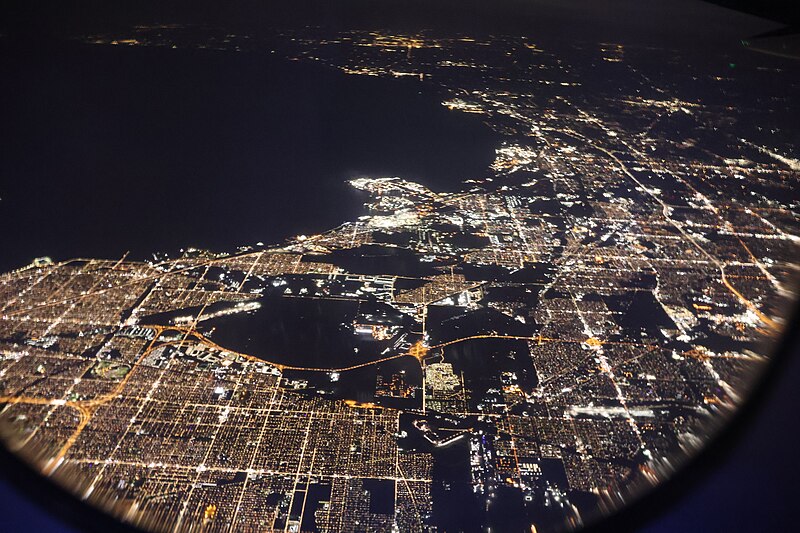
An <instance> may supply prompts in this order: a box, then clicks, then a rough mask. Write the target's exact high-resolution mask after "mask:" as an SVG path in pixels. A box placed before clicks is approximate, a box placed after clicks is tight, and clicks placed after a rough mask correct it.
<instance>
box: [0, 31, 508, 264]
mask: <svg viewBox="0 0 800 533" xmlns="http://www.w3.org/2000/svg"><path fill="white" fill-rule="evenodd" d="M0 79H2V80H3V82H2V83H1V84H0V100H2V102H3V103H2V106H0V121H1V122H2V124H3V128H2V134H0V135H2V138H0V141H2V142H0V221H2V225H3V229H4V231H3V233H2V236H0V246H2V250H3V252H2V254H0V270H2V271H6V270H8V269H11V268H14V267H16V266H20V265H22V264H26V263H27V262H29V261H30V259H31V258H33V257H36V256H42V255H50V256H52V257H53V258H55V259H65V258H70V257H76V256H88V257H110V258H113V257H119V256H121V255H122V254H123V253H124V252H125V251H128V250H130V251H131V252H132V254H133V256H135V257H139V258H145V257H149V256H150V254H151V253H152V252H156V251H174V250H177V249H179V248H182V247H185V246H196V247H206V248H210V249H214V250H230V249H232V248H234V247H236V246H238V245H243V244H252V243H255V242H258V241H263V242H265V243H279V242H282V241H283V240H284V239H285V238H287V237H290V236H293V235H297V234H300V233H311V232H316V231H321V230H324V229H327V228H329V227H333V226H335V225H337V224H339V223H341V222H343V221H345V220H349V219H352V218H354V217H355V216H358V215H359V214H362V213H361V201H362V197H360V196H359V195H358V194H357V193H356V192H355V191H354V190H352V189H351V188H350V187H349V185H347V184H346V183H344V182H345V180H346V179H348V178H350V177H353V176H356V175H363V174H369V175H398V176H401V177H404V178H407V179H413V180H415V181H420V182H422V183H424V184H425V185H427V186H429V187H432V188H434V189H449V190H452V189H456V188H458V186H459V183H460V182H461V181H462V180H463V179H465V178H469V177H474V176H479V175H482V174H483V173H485V169H486V167H487V166H488V164H489V163H490V162H491V160H492V158H493V156H494V152H493V149H494V134H493V133H492V132H491V131H490V130H488V128H487V127H485V126H484V125H483V124H482V123H481V122H480V121H479V120H478V119H476V118H475V117H470V116H467V115H465V114H459V113H454V112H451V111H448V110H447V109H446V108H444V107H443V106H441V105H440V100H441V95H437V94H436V93H435V91H434V90H433V89H432V88H431V87H430V86H428V85H426V84H422V83H420V82H418V81H410V80H383V79H375V78H367V77H358V76H347V75H345V74H342V73H340V72H338V71H335V70H331V69H325V68H323V67H320V66H318V65H315V64H310V63H299V62H288V61H283V60H281V59H279V58H278V57H276V56H275V55H269V54H245V53H241V54H237V53H230V52H215V51H204V50H172V49H156V48H150V49H147V48H140V47H136V48H130V47H122V46H93V45H83V44H78V43H48V44H45V45H38V44H37V45H35V46H32V45H30V44H26V45H24V46H23V45H20V44H15V43H14V42H2V43H1V44H0Z"/></svg>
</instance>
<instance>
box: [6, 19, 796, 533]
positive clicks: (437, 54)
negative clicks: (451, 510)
mask: <svg viewBox="0 0 800 533" xmlns="http://www.w3.org/2000/svg"><path fill="white" fill-rule="evenodd" d="M181 35H184V34H181ZM182 38H184V39H186V37H185V35H184V37H182ZM91 40H92V41H94V42H97V43H101V44H105V43H109V42H112V41H113V44H129V45H176V46H196V45H197V44H198V43H197V42H188V41H187V42H184V41H181V40H180V37H177V36H174V35H171V34H170V33H169V29H163V28H162V29H149V28H141V29H139V30H138V31H137V33H136V34H135V36H134V37H131V38H128V37H120V36H117V37H114V38H111V37H93V38H92V39H91ZM253 41H255V40H250V41H247V40H245V39H243V38H242V37H237V36H235V35H228V36H226V37H225V38H224V39H223V38H219V39H216V40H213V41H208V42H204V43H203V45H204V46H206V47H217V48H223V49H228V50H234V49H241V48H244V47H245V45H246V44H245V43H247V42H250V43H251V44H249V46H251V47H255V46H260V45H257V44H252V43H253ZM279 42H280V43H281V44H282V46H284V48H283V49H282V50H284V52H285V54H286V55H287V56H289V57H293V58H300V59H304V60H308V61H311V60H316V61H319V62H322V63H324V64H326V65H329V66H333V67H335V68H339V69H341V70H343V71H344V72H346V73H349V74H356V75H377V76H393V77H399V78H405V77H408V78H409V79H410V80H414V81H415V82H419V83H428V84H433V85H434V86H436V87H438V89H437V90H441V91H442V94H443V98H442V100H443V103H444V105H446V106H448V107H449V108H451V109H453V110H454V112H465V113H474V114H476V115H477V116H480V117H481V118H482V119H483V120H484V121H485V122H486V123H487V124H488V125H489V126H490V127H491V128H493V129H494V130H495V131H496V132H497V133H498V135H501V136H502V142H501V144H500V145H499V146H498V147H497V151H496V153H497V157H496V160H495V162H494V163H493V165H492V166H491V169H489V170H487V175H486V176H484V177H473V178H470V179H468V180H466V181H465V183H464V184H463V187H462V188H461V190H459V191H457V192H437V191H433V190H430V189H428V188H426V187H424V186H422V185H420V184H417V183H414V182H412V181H409V180H404V179H400V178H387V177H380V178H359V179H354V180H353V181H351V185H352V186H354V187H356V188H358V189H361V190H363V191H366V192H367V193H368V194H369V200H368V201H367V203H366V205H365V210H364V216H362V217H360V218H359V219H358V220H356V221H352V222H348V223H345V224H343V225H342V226H340V227H337V228H334V229H332V230H330V231H328V232H325V233H323V234H319V235H310V236H298V237H295V238H292V239H289V240H288V241H287V242H286V243H284V244H283V245H281V246H279V247H266V248H265V247H263V246H252V247H244V248H241V249H239V250H238V251H237V252H235V253H233V254H214V253H211V252H207V251H203V250H186V251H185V253H184V255H183V256H182V257H180V258H177V259H167V260H165V261H161V262H155V261H154V262H135V261H129V260H127V259H126V258H124V257H123V258H121V259H119V260H97V259H76V260H71V261H65V262H56V263H51V262H50V261H48V260H46V259H42V260H39V261H37V262H36V263H35V264H32V265H30V266H29V267H26V268H24V269H21V270H19V271H16V272H12V273H9V274H5V275H3V276H2V277H1V278H0V294H1V296H0V339H2V341H1V342H0V394H2V396H0V402H2V403H3V404H4V408H3V411H2V416H3V420H4V424H3V426H2V430H3V432H4V436H5V440H6V441H7V443H8V444H9V446H11V447H12V448H13V449H14V450H17V451H19V453H20V454H22V455H23V456H25V457H26V458H27V459H29V460H30V461H31V462H32V463H33V464H34V465H36V467H37V468H39V469H41V471H42V472H44V473H45V474H47V475H50V476H52V477H53V478H54V479H56V480H59V481H61V482H62V483H64V484H65V485H67V486H68V487H69V488H70V489H71V490H73V491H75V492H76V493H77V494H78V495H79V496H80V497H82V498H85V499H87V500H89V501H91V502H93V503H96V504H97V505H100V506H104V507H106V508H107V509H109V511H110V512H112V513H114V514H116V515H117V516H120V517H122V518H124V519H125V520H128V521H130V522H132V523H135V524H139V525H142V526H144V527H147V528H152V529H156V530H190V529H193V530H199V529H201V528H202V529H203V530H209V531H212V530H213V531H256V530H282V531H296V530H298V529H300V528H301V525H302V528H303V529H311V528H316V529H317V530H320V531H378V530H385V531H390V530H394V531H415V530H423V529H430V530H434V529H436V528H437V527H438V528H440V529H441V527H442V524H443V523H444V522H443V521H444V520H446V519H445V518H441V516H439V515H438V514H437V511H436V507H437V505H438V503H437V498H438V497H440V496H437V494H446V493H447V491H450V490H455V488H454V486H453V487H451V485H450V481H448V480H442V479H439V478H437V475H438V474H437V475H435V474H434V472H435V468H434V465H435V462H436V460H437V457H438V455H437V453H438V452H437V450H440V449H441V450H447V449H450V450H454V449H457V450H462V451H463V458H464V465H465V466H464V472H463V474H464V477H465V479H466V480H467V481H466V483H467V484H468V492H469V493H470V494H471V495H472V497H473V498H474V501H475V502H476V508H477V509H480V510H482V512H485V514H484V515H481V516H484V520H485V522H484V524H493V523H496V521H497V517H494V515H492V506H493V505H495V503H494V502H495V499H496V498H506V499H508V500H509V501H514V502H516V503H515V504H514V505H516V506H517V507H512V508H513V509H516V510H517V513H518V515H519V516H520V517H521V518H520V519H521V520H528V522H529V523H534V524H536V525H537V526H538V528H539V530H540V531H541V530H545V529H546V530H553V529H555V530H558V529H564V528H571V527H574V526H577V525H580V524H582V523H585V522H586V521H588V520H591V519H592V517H593V516H594V515H595V514H596V513H597V512H599V511H598V510H599V509H600V508H601V506H605V508H607V509H608V508H613V507H614V506H616V505H618V504H620V503H621V502H623V501H625V500H626V499H627V498H628V497H629V495H630V494H632V493H633V492H635V491H636V490H638V489H639V488H640V487H642V486H643V485H644V486H646V485H649V484H654V483H656V482H658V480H660V479H662V478H663V477H664V476H667V475H668V474H669V473H670V472H671V471H672V469H674V468H675V467H677V466H678V465H680V463H681V462H682V461H683V460H684V458H685V457H686V456H687V455H688V454H691V453H692V451H693V450H695V449H697V447H699V446H700V445H702V443H703V442H704V440H705V438H706V437H707V436H708V435H709V433H711V432H712V429H713V428H714V427H716V426H717V424H719V423H720V421H722V420H724V418H725V417H726V415H727V414H728V413H730V412H731V411H732V409H733V408H735V406H736V405H737V404H738V403H739V402H740V401H741V400H742V399H744V398H745V396H746V394H747V391H748V388H749V386H750V384H751V382H752V381H753V380H754V379H755V377H756V376H757V375H758V372H759V370H760V369H761V368H762V367H763V365H764V363H765V361H766V360H767V358H768V357H767V355H768V352H767V350H766V348H765V345H766V344H765V343H767V342H768V341H769V339H770V338H772V337H774V336H775V335H776V334H777V333H778V332H779V331H780V329H781V328H782V325H783V319H782V318H781V305H782V304H784V303H785V302H786V301H787V299H789V298H791V295H792V293H791V291H790V288H791V287H790V280H791V278H792V276H793V275H794V274H795V273H796V265H795V264H794V261H796V259H797V257H798V253H799V252H800V247H798V237H797V234H798V231H799V230H800V223H799V221H798V209H797V207H798V195H797V191H798V190H800V189H798V177H800V174H798V170H799V169H800V162H798V161H797V160H795V159H792V156H791V152H789V151H787V148H788V149H792V148H793V147H785V146H784V147H778V146H774V145H770V146H767V145H765V144H763V141H759V140H755V139H745V138H740V137H739V136H738V135H739V134H737V132H736V127H735V126H734V124H735V123H736V122H735V119H736V117H737V114H744V113H747V112H748V110H747V109H744V108H742V107H737V106H738V104H736V103H734V104H732V105H730V106H723V105H714V104H709V105H705V104H703V103H700V102H698V101H693V100H689V99H681V98H682V97H681V96H680V94H681V93H680V91H679V90H678V89H677V88H675V87H671V86H668V85H667V84H666V82H665V86H663V87H661V86H659V85H657V84H656V83H655V82H654V81H653V80H650V79H647V78H646V75H645V74H644V73H642V72H639V71H638V70H637V68H636V66H635V65H636V63H635V61H632V60H631V61H629V60H628V57H629V55H631V54H634V55H635V53H636V51H635V50H634V51H633V52H631V51H629V50H628V49H626V48H624V47H622V46H617V45H598V46H595V45H592V46H589V45H586V46H585V47H583V48H580V47H579V48H580V49H578V48H575V49H571V50H572V51H571V52H570V53H571V54H573V55H575V54H583V55H584V56H588V57H590V58H591V61H593V62H594V63H596V64H597V65H596V67H595V68H596V70H594V71H592V72H593V73H594V76H595V77H596V78H603V79H604V81H602V83H603V84H605V85H603V86H605V87H608V86H609V84H611V83H612V81H609V80H624V82H623V81H620V84H621V86H620V87H617V88H616V89H615V90H616V92H613V91H607V92H594V91H587V90H586V87H587V86H588V85H590V84H592V83H595V82H596V80H595V81H591V80H589V77H588V76H587V74H586V72H584V71H585V69H584V70H581V69H580V68H578V67H577V66H574V65H572V64H571V63H570V57H572V56H570V54H565V55H564V57H562V56H559V55H555V54H553V53H551V52H548V51H547V50H546V49H545V48H543V47H542V48H540V46H539V45H537V44H534V43H533V42H530V41H527V40H522V39H511V38H496V39H495V40H493V41H491V42H489V41H481V40H480V39H472V38H468V37H458V38H449V39H437V38H433V37H430V36H425V35H417V36H408V35H406V36H393V35H386V34H380V33H367V32H364V33H361V32H353V33H346V34H340V35H335V36H323V35H317V34H314V32H313V31H311V30H308V31H304V32H298V33H293V34H291V35H283V36H281V37H280V39H279ZM639 53H642V52H641V51H639ZM334 58H337V59H334ZM587 61H588V60H587ZM676 61H679V59H676ZM673 68H674V66H673ZM686 68H687V69H691V68H692V67H691V66H688V65H687V66H686ZM692 72H693V73H694V71H692ZM694 75H697V76H702V74H697V73H694ZM735 75H737V73H736V71H732V72H731V73H730V75H729V76H728V75H726V76H723V77H719V76H717V78H719V79H716V78H714V77H713V76H710V77H706V78H704V79H703V80H701V81H702V83H709V84H712V85H713V84H723V85H725V84H727V85H729V86H730V87H732V89H731V90H732V91H733V90H734V89H735V87H736V84H737V81H736V78H735V77H734V76H735ZM771 75H774V76H775V77H777V78H779V77H780V76H781V73H780V72H772V73H771ZM408 83H410V81H409V82H408ZM596 83H600V82H596ZM683 98H686V97H685V96H684V97H683ZM770 105H771V106H772V108H773V109H775V110H777V112H780V110H781V109H786V108H788V106H789V105H790V103H789V102H788V101H779V100H778V101H773V102H771V103H770ZM751 111H752V110H751ZM762 118H763V120H765V121H767V120H768V118H769V117H766V116H765V117H762ZM675 123H688V124H690V125H691V126H690V127H687V128H684V129H683V130H681V131H683V133H681V134H680V136H679V137H676V136H675V135H676V133H674V132H675V131H677V130H675V129H674V128H673V124H675ZM763 127H764V128H765V129H768V128H769V124H768V123H765V124H763ZM759 129H760V128H759ZM741 135H744V133H741ZM710 138H713V139H716V140H715V142H714V143H713V144H712V143H709V144H708V146H705V145H704V143H706V140H707V139H710ZM381 244H383V245H386V246H389V247H399V248H405V249H408V250H411V251H413V257H415V258H416V259H415V260H416V261H417V264H418V265H422V266H421V267H420V268H423V267H424V268H429V269H430V270H431V271H432V272H434V273H433V274H426V275H420V276H415V275H408V274H407V273H405V274H402V275H401V274H399V273H397V272H389V271H387V272H382V273H379V274H375V273H369V272H359V271H357V270H355V269H351V270H349V271H348V270H345V269H344V268H343V267H341V266H338V265H337V262H336V261H335V260H334V259H333V257H334V255H335V252H336V251H341V250H348V249H350V250H359V251H364V250H369V249H371V248H373V247H376V246H378V245H381ZM276 293H277V294H279V297H280V298H301V299H318V300H336V301H345V302H354V301H355V302H361V303H363V302H379V303H382V304H385V305H388V306H389V307H391V308H393V309H395V310H397V311H398V312H399V313H400V314H402V316H404V317H406V318H407V319H409V320H411V322H412V323H413V326H408V325H406V324H405V323H403V322H402V321H395V322H391V323H382V322H379V321H374V320H373V321H372V322H370V320H369V319H364V320H361V319H360V320H361V322H359V323H358V324H356V323H353V324H349V325H348V324H344V326H347V327H350V328H351V333H349V334H351V335H357V336H360V337H359V338H362V337H366V338H367V339H370V338H371V339H372V341H369V342H374V343H384V344H381V346H384V345H385V346H386V349H384V350H383V351H381V352H380V353H379V354H378V355H375V356H374V357H372V356H369V357H368V356H365V355H362V354H359V353H355V354H350V355H347V358H348V362H346V363H345V364H331V365H320V366H318V367H315V366H304V365H297V364H292V363H291V354H287V355H288V357H289V359H282V360H281V361H272V362H270V361H268V360H263V359H259V358H257V357H255V356H254V355H253V354H247V353H239V352H236V351H234V350H233V349H232V347H230V346H227V347H226V346H220V345H218V344H217V343H216V342H215V341H214V335H215V334H214V331H213V328H211V329H209V328H207V327H204V324H206V323H212V322H213V321H214V320H217V319H219V318H220V317H225V320H228V319H230V318H231V317H233V318H234V319H237V318H238V317H247V316H250V315H251V314H252V313H254V312H256V311H257V310H258V309H259V307H260V306H261V305H262V302H263V301H264V300H262V297H263V296H264V295H266V294H273V295H274V294H276ZM169 312H178V313H177V314H173V315H170V316H171V318H170V319H169V320H168V321H156V322H152V321H148V317H151V316H154V315H156V314H158V313H169ZM181 312H183V314H182V315H181ZM442 313H445V315H443V314H442ZM471 316H474V317H479V318H478V319H474V320H472V319H471V318H470V317H471ZM442 317H444V318H442ZM658 317H660V318H658ZM220 323H221V322H220ZM226 323H227V322H226ZM376 353H377V352H376ZM476 358H477V360H478V363H480V360H481V359H482V358H486V360H490V361H492V363H491V365H490V366H489V367H488V368H489V370H488V371H487V370H485V367H481V368H484V370H483V371H481V372H480V373H476V371H474V370H470V368H471V367H470V365H471V364H473V363H474V361H475V359H476ZM467 360H469V361H471V362H470V363H465V361H467ZM287 361H289V362H288V363H287ZM401 361H406V362H409V361H410V362H411V363H413V365H416V367H417V368H418V370H419V371H418V372H417V373H414V372H412V371H411V370H409V371H408V372H406V371H405V370H402V371H401V370H392V371H391V372H385V373H383V374H378V378H377V379H375V378H372V381H371V383H372V384H373V385H374V390H372V391H369V396H370V398H368V401H365V400H364V398H346V397H340V398H328V397H326V396H325V395H324V394H322V393H321V392H320V393H316V392H315V387H318V385H315V383H319V380H320V379H322V380H323V381H325V380H328V381H330V382H335V381H336V380H338V379H345V378H346V376H347V374H348V373H350V372H360V371H364V370H365V369H366V370H371V369H373V368H375V367H378V368H382V366H381V365H391V364H395V363H398V362H401ZM413 365H412V367H409V368H412V370H413V368H414V367H413ZM479 366H480V365H479ZM392 368H394V367H392ZM525 369H529V370H525ZM381 372H383V371H381ZM479 374H480V375H479ZM534 376H535V377H534ZM315 380H316V381H315ZM320 390H321V389H320ZM478 391H480V392H478ZM389 401H405V402H411V403H409V404H404V405H405V406H400V407H397V406H392V405H393V404H391V403H387V402H389ZM403 417H410V420H411V422H410V423H409V424H407V425H404V423H403V420H402V419H403ZM410 432H411V433H415V435H416V436H417V437H419V440H420V441H421V442H423V443H424V445H425V446H427V448H425V447H424V446H421V445H410V444H406V442H407V441H408V439H409V438H412V437H410V436H409V433H410ZM443 453H444V452H443ZM381 483H383V485H381V486H385V487H389V490H388V494H390V496H389V498H390V502H389V503H390V505H388V508H379V507H381V506H378V505H375V502H373V501H371V498H372V497H373V496H372V495H373V494H377V492H378V491H376V490H374V489H372V488H370V487H374V486H377V485H380V484H381ZM312 493H313V494H316V495H317V496H314V497H312V496H310V495H311V494H312ZM319 494H322V495H321V496H319ZM445 497H446V496H445ZM375 498H376V499H377V496H375ZM587 502H588V503H587ZM498 505H499V504H498ZM383 507H386V506H383ZM376 509H377V510H376ZM457 511H458V510H457ZM458 512H460V511H458ZM309 514H310V515H313V516H309ZM493 521H494V522H493Z"/></svg>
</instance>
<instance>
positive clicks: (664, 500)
mask: <svg viewBox="0 0 800 533" xmlns="http://www.w3.org/2000/svg"><path fill="white" fill-rule="evenodd" d="M787 317H788V320H787V321H786V325H785V327H784V330H783V332H782V335H781V337H780V338H779V339H778V341H777V342H776V344H775V346H774V348H773V354H772V357H771V359H770V361H769V362H768V363H767V364H766V365H765V368H764V369H763V370H762V374H761V376H759V377H758V378H757V379H756V380H755V381H756V383H754V384H753V388H752V389H751V390H750V391H749V393H748V394H747V398H746V400H745V401H744V402H742V404H741V405H739V406H738V408H737V409H735V410H734V411H733V413H732V414H731V416H730V418H728V419H727V420H723V421H722V424H721V426H720V427H719V428H717V430H716V432H715V433H714V435H713V436H712V437H711V438H709V439H708V441H707V442H705V443H704V444H703V446H702V447H701V448H700V449H699V450H698V451H697V453H695V454H694V455H691V456H689V457H687V458H686V459H685V460H684V462H683V463H682V464H680V465H679V466H678V468H677V469H676V471H675V472H674V473H672V474H671V475H670V476H669V477H668V478H665V479H664V480H661V481H660V483H659V484H658V485H656V486H654V487H652V488H650V489H648V490H646V492H645V493H644V494H642V495H641V496H639V497H638V498H634V500H632V501H630V502H629V503H628V504H627V505H624V506H623V507H621V508H619V509H618V510H616V511H615V512H614V514H612V515H610V516H609V517H608V518H604V519H601V520H600V521H599V522H598V523H596V524H591V525H590V526H589V527H587V528H586V529H585V530H584V531H587V532H590V533H605V532H620V531H635V530H637V529H638V528H641V527H644V526H645V525H647V524H648V523H649V522H655V521H656V520H657V519H658V518H659V517H660V516H663V515H664V514H666V513H667V512H668V511H669V510H670V508H671V507H673V506H674V505H676V504H678V503H679V502H680V501H681V500H682V499H684V498H690V497H691V491H692V489H693V488H695V487H697V486H698V485H699V484H700V482H701V481H703V480H704V479H706V478H707V477H709V475H710V474H712V473H713V471H714V470H715V469H718V468H719V467H721V466H722V465H723V464H724V463H725V462H727V460H728V459H729V458H730V456H731V453H732V452H733V451H734V450H735V449H736V446H737V444H739V442H740V441H741V440H742V437H743V435H744V434H745V432H746V431H747V430H748V428H749V427H750V426H752V424H753V422H754V421H755V420H756V418H757V417H758V415H759V413H760V412H761V411H762V408H763V406H764V404H765V403H766V400H767V399H768V398H769V396H770V394H771V393H772V391H773V389H774V387H775V384H776V383H777V382H778V381H779V379H780V376H781V370H783V369H784V368H786V364H787V361H789V359H790V358H792V357H800V327H798V326H800V301H796V302H795V303H794V308H793V309H792V311H791V313H789V314H787Z"/></svg>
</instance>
